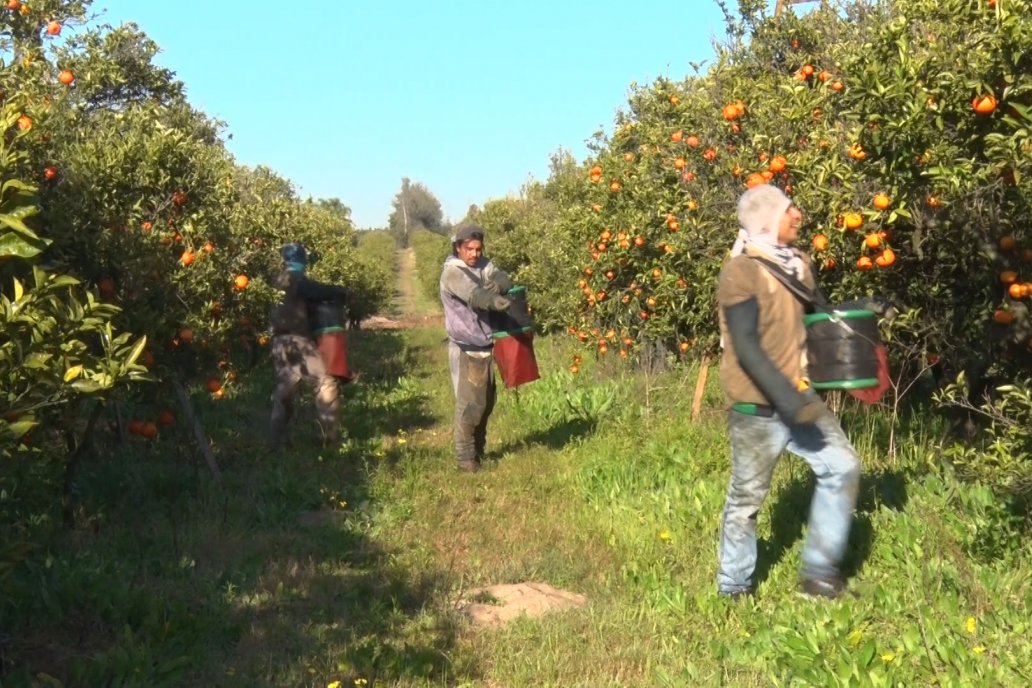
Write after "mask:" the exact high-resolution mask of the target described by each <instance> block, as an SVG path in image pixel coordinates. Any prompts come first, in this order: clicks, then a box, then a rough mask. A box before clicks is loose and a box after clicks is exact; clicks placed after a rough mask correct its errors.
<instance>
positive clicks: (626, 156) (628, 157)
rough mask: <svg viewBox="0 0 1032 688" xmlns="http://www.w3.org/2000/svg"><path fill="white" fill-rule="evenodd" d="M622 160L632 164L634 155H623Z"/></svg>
mask: <svg viewBox="0 0 1032 688" xmlns="http://www.w3.org/2000/svg"><path fill="white" fill-rule="evenodd" d="M623 159H624V160H626V161H627V162H633V161H634V153H624V156H623Z"/></svg>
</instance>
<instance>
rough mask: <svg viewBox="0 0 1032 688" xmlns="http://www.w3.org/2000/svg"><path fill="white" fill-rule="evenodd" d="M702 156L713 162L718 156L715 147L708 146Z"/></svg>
mask: <svg viewBox="0 0 1032 688" xmlns="http://www.w3.org/2000/svg"><path fill="white" fill-rule="evenodd" d="M702 157H704V158H706V159H707V160H709V161H710V162H713V161H714V160H715V159H716V157H717V151H716V149H714V148H707V149H706V150H705V152H703V154H702Z"/></svg>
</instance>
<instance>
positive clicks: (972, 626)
mask: <svg viewBox="0 0 1032 688" xmlns="http://www.w3.org/2000/svg"><path fill="white" fill-rule="evenodd" d="M964 630H966V631H967V632H968V633H969V634H970V635H974V634H975V631H977V630H978V622H977V621H975V617H973V616H969V617H968V618H967V621H965V622H964Z"/></svg>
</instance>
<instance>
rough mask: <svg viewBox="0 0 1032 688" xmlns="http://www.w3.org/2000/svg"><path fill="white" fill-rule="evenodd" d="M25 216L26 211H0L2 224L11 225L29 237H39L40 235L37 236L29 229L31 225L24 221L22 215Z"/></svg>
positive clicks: (0, 222)
mask: <svg viewBox="0 0 1032 688" xmlns="http://www.w3.org/2000/svg"><path fill="white" fill-rule="evenodd" d="M30 214H31V213H30ZM24 216H25V214H24V213H19V212H18V211H15V212H13V213H0V224H2V225H4V226H5V227H10V228H11V229H13V230H14V231H16V232H18V233H19V234H21V235H23V236H25V237H26V238H28V239H39V236H37V234H36V233H35V232H33V231H32V230H31V229H29V226H28V225H27V224H25V223H24V222H22V217H24Z"/></svg>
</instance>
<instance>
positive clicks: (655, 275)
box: [652, 268, 663, 279]
mask: <svg viewBox="0 0 1032 688" xmlns="http://www.w3.org/2000/svg"><path fill="white" fill-rule="evenodd" d="M662 276H663V271H662V270H661V269H660V268H652V279H659V278H660V277H662Z"/></svg>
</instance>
